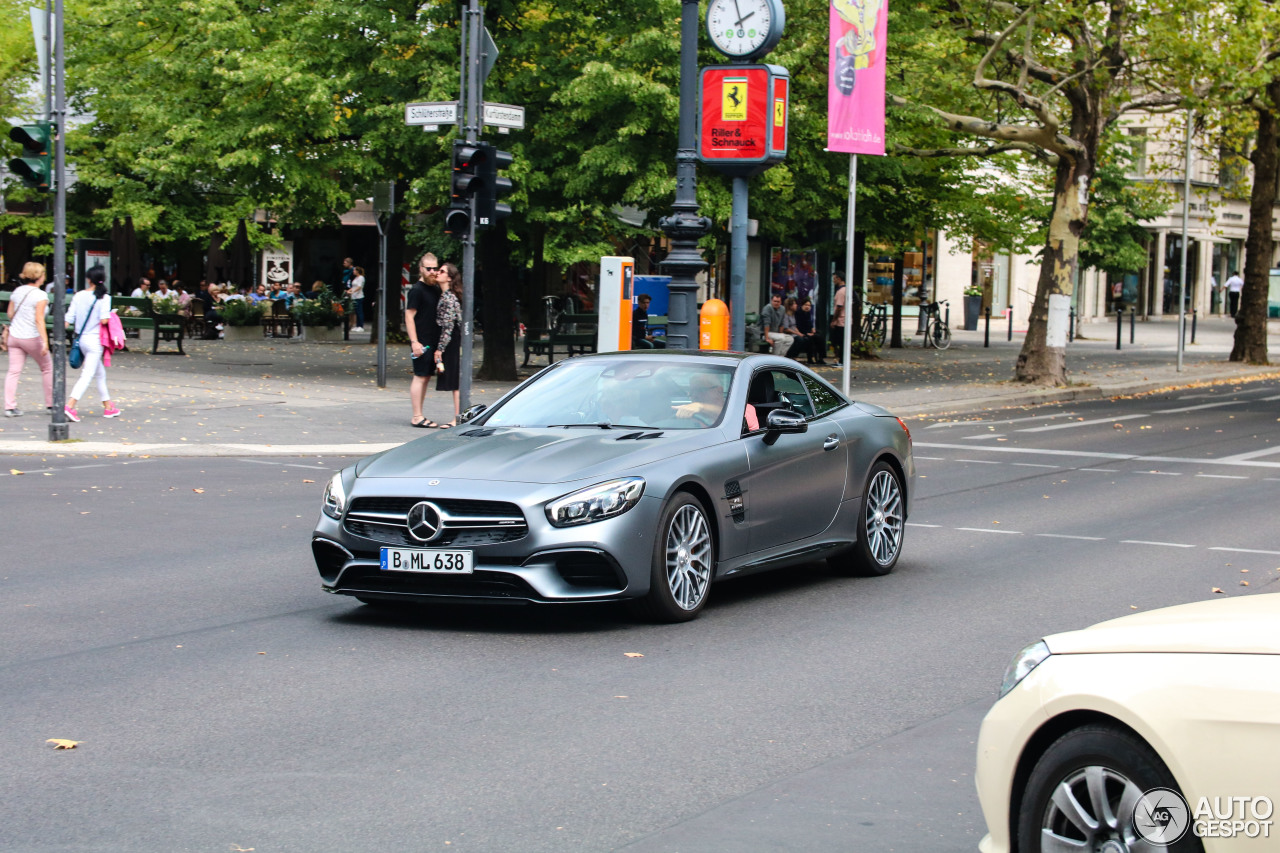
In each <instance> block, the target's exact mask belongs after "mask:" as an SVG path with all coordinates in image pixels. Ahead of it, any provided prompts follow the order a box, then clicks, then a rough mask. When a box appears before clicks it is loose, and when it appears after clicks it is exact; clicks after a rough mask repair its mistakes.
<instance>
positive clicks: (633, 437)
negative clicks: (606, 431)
mask: <svg viewBox="0 0 1280 853" xmlns="http://www.w3.org/2000/svg"><path fill="white" fill-rule="evenodd" d="M661 437H662V433H661V432H629V433H627V434H626V435H620V436H618V437H617V438H616V439H614V440H615V441H648V440H649V439H651V438H661Z"/></svg>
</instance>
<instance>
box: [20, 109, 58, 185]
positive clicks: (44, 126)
mask: <svg viewBox="0 0 1280 853" xmlns="http://www.w3.org/2000/svg"><path fill="white" fill-rule="evenodd" d="M9 138H10V139H12V140H13V141H14V142H16V143H18V144H19V145H21V146H22V156H21V157H15V158H13V159H12V160H10V161H9V171H11V172H13V173H14V174H15V175H17V176H18V177H20V178H22V182H23V183H24V184H26V185H27V186H28V187H31V188H32V189H34V190H40V191H41V192H49V189H50V188H51V187H52V186H53V123H52V122H48V121H38V122H35V123H34V124H24V125H15V126H13V127H11V128H9Z"/></svg>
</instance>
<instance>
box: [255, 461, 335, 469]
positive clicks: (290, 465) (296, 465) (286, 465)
mask: <svg viewBox="0 0 1280 853" xmlns="http://www.w3.org/2000/svg"><path fill="white" fill-rule="evenodd" d="M239 461H241V462H251V463H253V464H254V465H270V466H272V467H273V468H311V469H313V470H315V471H332V470H334V469H333V467H332V466H330V465H303V464H302V463H301V462H268V461H267V460H265V459H241V460H239Z"/></svg>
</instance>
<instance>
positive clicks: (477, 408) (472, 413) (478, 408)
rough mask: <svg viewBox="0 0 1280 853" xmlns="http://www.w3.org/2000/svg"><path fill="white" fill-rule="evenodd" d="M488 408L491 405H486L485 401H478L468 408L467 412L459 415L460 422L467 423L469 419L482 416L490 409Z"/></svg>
mask: <svg viewBox="0 0 1280 853" xmlns="http://www.w3.org/2000/svg"><path fill="white" fill-rule="evenodd" d="M488 408H489V407H488V406H486V405H485V404H484V403H477V404H476V405H474V406H472V407H471V408H469V409H467V410H466V411H465V412H463V413H462V414H461V415H459V416H458V423H460V424H465V423H467V422H468V421H473V420H475V419H476V418H478V417H480V416H481V415H482V414H484V413H485V412H486V411H487V410H488Z"/></svg>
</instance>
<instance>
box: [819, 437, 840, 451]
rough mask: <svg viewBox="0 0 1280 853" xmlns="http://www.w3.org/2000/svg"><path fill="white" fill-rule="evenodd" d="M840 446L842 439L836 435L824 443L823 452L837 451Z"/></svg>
mask: <svg viewBox="0 0 1280 853" xmlns="http://www.w3.org/2000/svg"><path fill="white" fill-rule="evenodd" d="M839 446H840V439H839V438H838V437H836V436H834V435H829V436H827V438H826V440H825V441H823V442H822V449H823V450H835V449H836V448H837V447H839Z"/></svg>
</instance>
